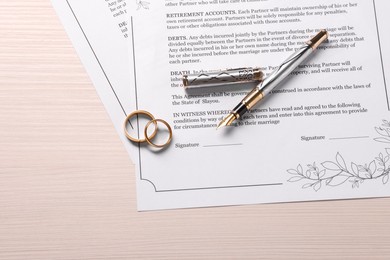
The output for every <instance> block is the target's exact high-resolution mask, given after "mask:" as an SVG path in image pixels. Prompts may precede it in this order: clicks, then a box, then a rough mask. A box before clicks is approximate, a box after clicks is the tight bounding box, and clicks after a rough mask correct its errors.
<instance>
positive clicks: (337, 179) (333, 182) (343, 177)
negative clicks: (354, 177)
mask: <svg viewBox="0 0 390 260" xmlns="http://www.w3.org/2000/svg"><path fill="white" fill-rule="evenodd" d="M350 177H351V176H350V175H348V174H338V175H335V176H334V177H332V178H331V179H330V181H329V182H327V183H326V184H327V185H329V186H339V185H341V184H343V183H344V182H346V181H347V180H348V179H349V178H350Z"/></svg>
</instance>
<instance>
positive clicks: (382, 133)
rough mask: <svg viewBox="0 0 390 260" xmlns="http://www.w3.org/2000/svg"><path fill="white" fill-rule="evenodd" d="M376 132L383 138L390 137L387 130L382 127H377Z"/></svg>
mask: <svg viewBox="0 0 390 260" xmlns="http://www.w3.org/2000/svg"><path fill="white" fill-rule="evenodd" d="M375 131H376V132H377V133H378V134H379V135H381V136H388V134H387V131H386V129H384V128H382V127H375Z"/></svg>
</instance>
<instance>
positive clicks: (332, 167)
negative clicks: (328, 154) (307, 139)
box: [321, 161, 342, 171]
mask: <svg viewBox="0 0 390 260" xmlns="http://www.w3.org/2000/svg"><path fill="white" fill-rule="evenodd" d="M321 165H322V166H323V167H324V168H325V169H328V170H331V171H340V170H342V169H341V168H340V166H339V165H338V164H337V163H334V162H331V161H326V162H323V163H321Z"/></svg>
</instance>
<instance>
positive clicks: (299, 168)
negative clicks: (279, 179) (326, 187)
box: [297, 164, 303, 175]
mask: <svg viewBox="0 0 390 260" xmlns="http://www.w3.org/2000/svg"><path fill="white" fill-rule="evenodd" d="M297 171H298V172H299V173H300V174H301V175H303V168H302V165H300V164H299V165H298V167H297Z"/></svg>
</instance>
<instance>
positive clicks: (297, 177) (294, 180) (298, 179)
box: [288, 176, 303, 182]
mask: <svg viewBox="0 0 390 260" xmlns="http://www.w3.org/2000/svg"><path fill="white" fill-rule="evenodd" d="M302 179H303V177H302V176H294V177H291V178H290V179H289V180H288V182H297V181H300V180H302Z"/></svg>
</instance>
